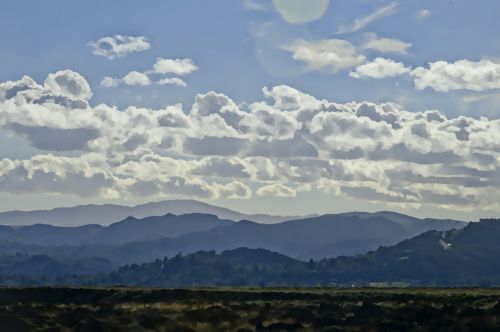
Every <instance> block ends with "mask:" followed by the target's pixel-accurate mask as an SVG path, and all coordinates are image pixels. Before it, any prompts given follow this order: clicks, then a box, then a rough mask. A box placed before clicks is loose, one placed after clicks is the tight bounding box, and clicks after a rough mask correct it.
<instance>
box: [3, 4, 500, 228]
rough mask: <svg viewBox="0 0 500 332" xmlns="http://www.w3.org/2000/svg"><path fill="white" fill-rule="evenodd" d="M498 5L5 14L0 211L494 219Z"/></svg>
mask: <svg viewBox="0 0 500 332" xmlns="http://www.w3.org/2000/svg"><path fill="white" fill-rule="evenodd" d="M499 10H500V3H499V2H498V1H495V0H483V1H480V2H472V1H467V0H461V1H459V0H446V1H444V0H443V1H441V0H406V1H398V0H182V1H179V0H162V1H159V0H156V1H155V0H151V1H147V2H144V1H137V0H135V1H133V0H120V1H118V0H110V1H97V0H86V1H71V2H68V1H62V0H41V1H26V0H17V1H4V3H2V9H1V11H0V61H1V63H2V66H1V67H0V68H1V70H0V211H8V210H14V209H20V210H32V209H48V208H54V207H60V206H73V205H79V204H90V203H97V204H106V203H118V204H125V205H134V204H139V203H143V202H149V201H158V200H163V199H181V198H189V199H197V200H201V201H205V202H209V203H213V204H217V205H222V206H226V207H230V208H234V209H237V210H240V211H243V212H248V213H269V214H281V215H306V214H311V213H321V214H323V213H337V212H345V211H353V210H354V211H379V210H392V211H399V212H402V213H407V214H411V215H415V216H420V217H437V218H457V219H464V220H476V219H478V218H484V217H498V215H499V213H500V169H499V168H500V164H499V161H500V159H499V158H500V120H499V119H500V108H499V106H498V105H499V103H500V91H499V89H500V41H499V40H498V31H500V21H499V20H498V19H497V13H498V12H499Z"/></svg>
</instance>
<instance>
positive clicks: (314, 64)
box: [282, 39, 365, 73]
mask: <svg viewBox="0 0 500 332" xmlns="http://www.w3.org/2000/svg"><path fill="white" fill-rule="evenodd" d="M282 48H283V49H284V50H286V51H289V52H291V53H292V54H293V55H292V56H293V59H295V60H299V61H302V62H305V63H306V64H307V65H308V68H309V69H310V70H319V69H326V70H330V71H331V72H334V73H335V72H337V71H339V70H342V69H349V68H352V67H356V66H357V65H359V64H361V63H363V62H364V61H365V57H364V56H363V55H360V54H358V53H357V52H356V49H355V48H354V46H353V45H352V44H351V43H349V42H348V41H346V40H341V39H328V40H319V41H306V40H303V39H298V40H295V41H294V42H292V43H291V44H288V45H285V46H282Z"/></svg>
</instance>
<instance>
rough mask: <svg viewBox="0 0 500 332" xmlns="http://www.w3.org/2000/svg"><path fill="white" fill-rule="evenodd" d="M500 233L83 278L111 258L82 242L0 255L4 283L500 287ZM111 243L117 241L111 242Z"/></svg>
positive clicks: (268, 254)
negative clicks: (352, 252) (93, 253)
mask: <svg viewBox="0 0 500 332" xmlns="http://www.w3.org/2000/svg"><path fill="white" fill-rule="evenodd" d="M351 217H352V216H351ZM243 224H244V225H245V224H246V225H247V226H248V225H249V224H248V223H243ZM223 227H226V228H231V227H233V226H223ZM499 238H500V220H483V221H481V222H479V223H470V224H468V225H467V226H466V227H464V228H461V229H453V230H448V231H428V232H425V233H423V234H420V235H418V236H415V237H413V238H411V239H407V240H404V241H401V242H399V243H398V244H396V245H393V246H387V247H380V248H379V249H377V250H374V251H370V252H368V253H366V254H363V255H356V256H351V257H347V256H341V257H337V258H330V259H322V260H319V261H318V260H316V261H313V260H310V261H308V262H305V261H301V260H297V259H294V258H291V257H287V256H285V255H283V254H281V253H278V252H272V251H269V250H266V249H249V248H237V249H232V250H227V251H222V252H221V253H217V252H216V251H198V252H195V253H190V254H176V255H173V256H169V257H164V258H161V259H154V260H151V261H150V262H148V263H143V264H135V263H134V264H127V265H124V266H122V267H121V268H119V269H117V270H115V271H114V272H112V273H110V274H102V273H101V274H99V275H94V276H85V277H83V276H81V275H82V274H83V273H81V271H89V270H92V269H94V270H96V269H106V268H107V266H109V265H107V261H106V260H104V259H102V258H101V259H95V258H94V259H90V258H89V259H88V260H85V259H81V258H76V257H75V256H77V255H75V252H76V250H77V249H76V248H73V250H75V252H72V253H71V255H70V256H71V257H72V258H71V259H68V260H64V259H54V258H51V257H47V256H44V255H38V256H34V257H30V256H23V255H19V254H17V255H11V256H6V255H4V256H1V258H0V283H4V282H5V283H7V284H11V283H12V282H14V283H15V284H23V283H30V284H40V285H41V284H51V283H52V284H53V283H57V282H64V283H67V284H75V285H82V284H83V285H117V284H123V285H131V286H162V287H185V286H311V285H332V284H337V285H351V284H352V283H357V284H359V285H367V284H368V283H372V282H379V283H391V282H407V283H410V284H412V285H423V286H432V285H437V286H491V285H497V286H498V285H500V261H499V260H498V252H499V251H500V241H498V239H499ZM156 242H158V241H156ZM150 243H151V242H150ZM140 244H141V242H136V243H134V244H127V245H126V246H121V247H114V249H113V250H119V249H121V250H123V249H124V248H126V247H127V246H128V248H129V249H131V248H133V246H132V247H130V246H131V245H139V247H137V248H140V249H142V250H144V251H143V252H142V254H144V252H146V251H147V250H146V249H145V247H144V246H142V245H140ZM104 248H106V247H105V246H104V247H101V249H100V250H102V249H104ZM110 248H113V247H107V249H110ZM137 248H135V249H137ZM151 248H152V247H149V249H151ZM80 250H81V248H80ZM125 252H126V253H127V254H133V253H134V251H127V250H125ZM138 255H139V256H140V255H141V253H139V254H138ZM72 269H78V271H79V273H76V274H79V275H80V276H71V274H73V273H72V272H73V271H74V270H72ZM12 272H15V273H18V274H20V275H22V277H20V278H17V279H13V278H12V277H11V275H10V273H12ZM40 276H46V277H44V278H41V277H40ZM54 276H57V278H56V277H54Z"/></svg>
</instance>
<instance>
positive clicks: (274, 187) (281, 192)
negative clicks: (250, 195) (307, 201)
mask: <svg viewBox="0 0 500 332" xmlns="http://www.w3.org/2000/svg"><path fill="white" fill-rule="evenodd" d="M256 193H257V196H273V197H294V196H297V192H296V191H295V190H294V189H292V188H289V187H287V186H284V185H282V184H279V183H273V184H269V185H267V186H263V187H260V188H259V189H257V192H256Z"/></svg>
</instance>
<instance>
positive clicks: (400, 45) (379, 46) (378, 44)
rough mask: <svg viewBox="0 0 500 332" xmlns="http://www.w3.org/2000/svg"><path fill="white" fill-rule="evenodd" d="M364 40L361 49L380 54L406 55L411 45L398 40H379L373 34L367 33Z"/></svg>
mask: <svg viewBox="0 0 500 332" xmlns="http://www.w3.org/2000/svg"><path fill="white" fill-rule="evenodd" d="M365 38H366V40H365V42H364V43H363V45H362V48H363V49H369V50H375V51H379V52H381V53H400V54H406V52H407V50H408V49H409V48H410V47H411V43H406V42H404V41H402V40H399V39H391V38H379V37H378V36H377V35H376V34H375V33H368V34H366V37H365Z"/></svg>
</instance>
